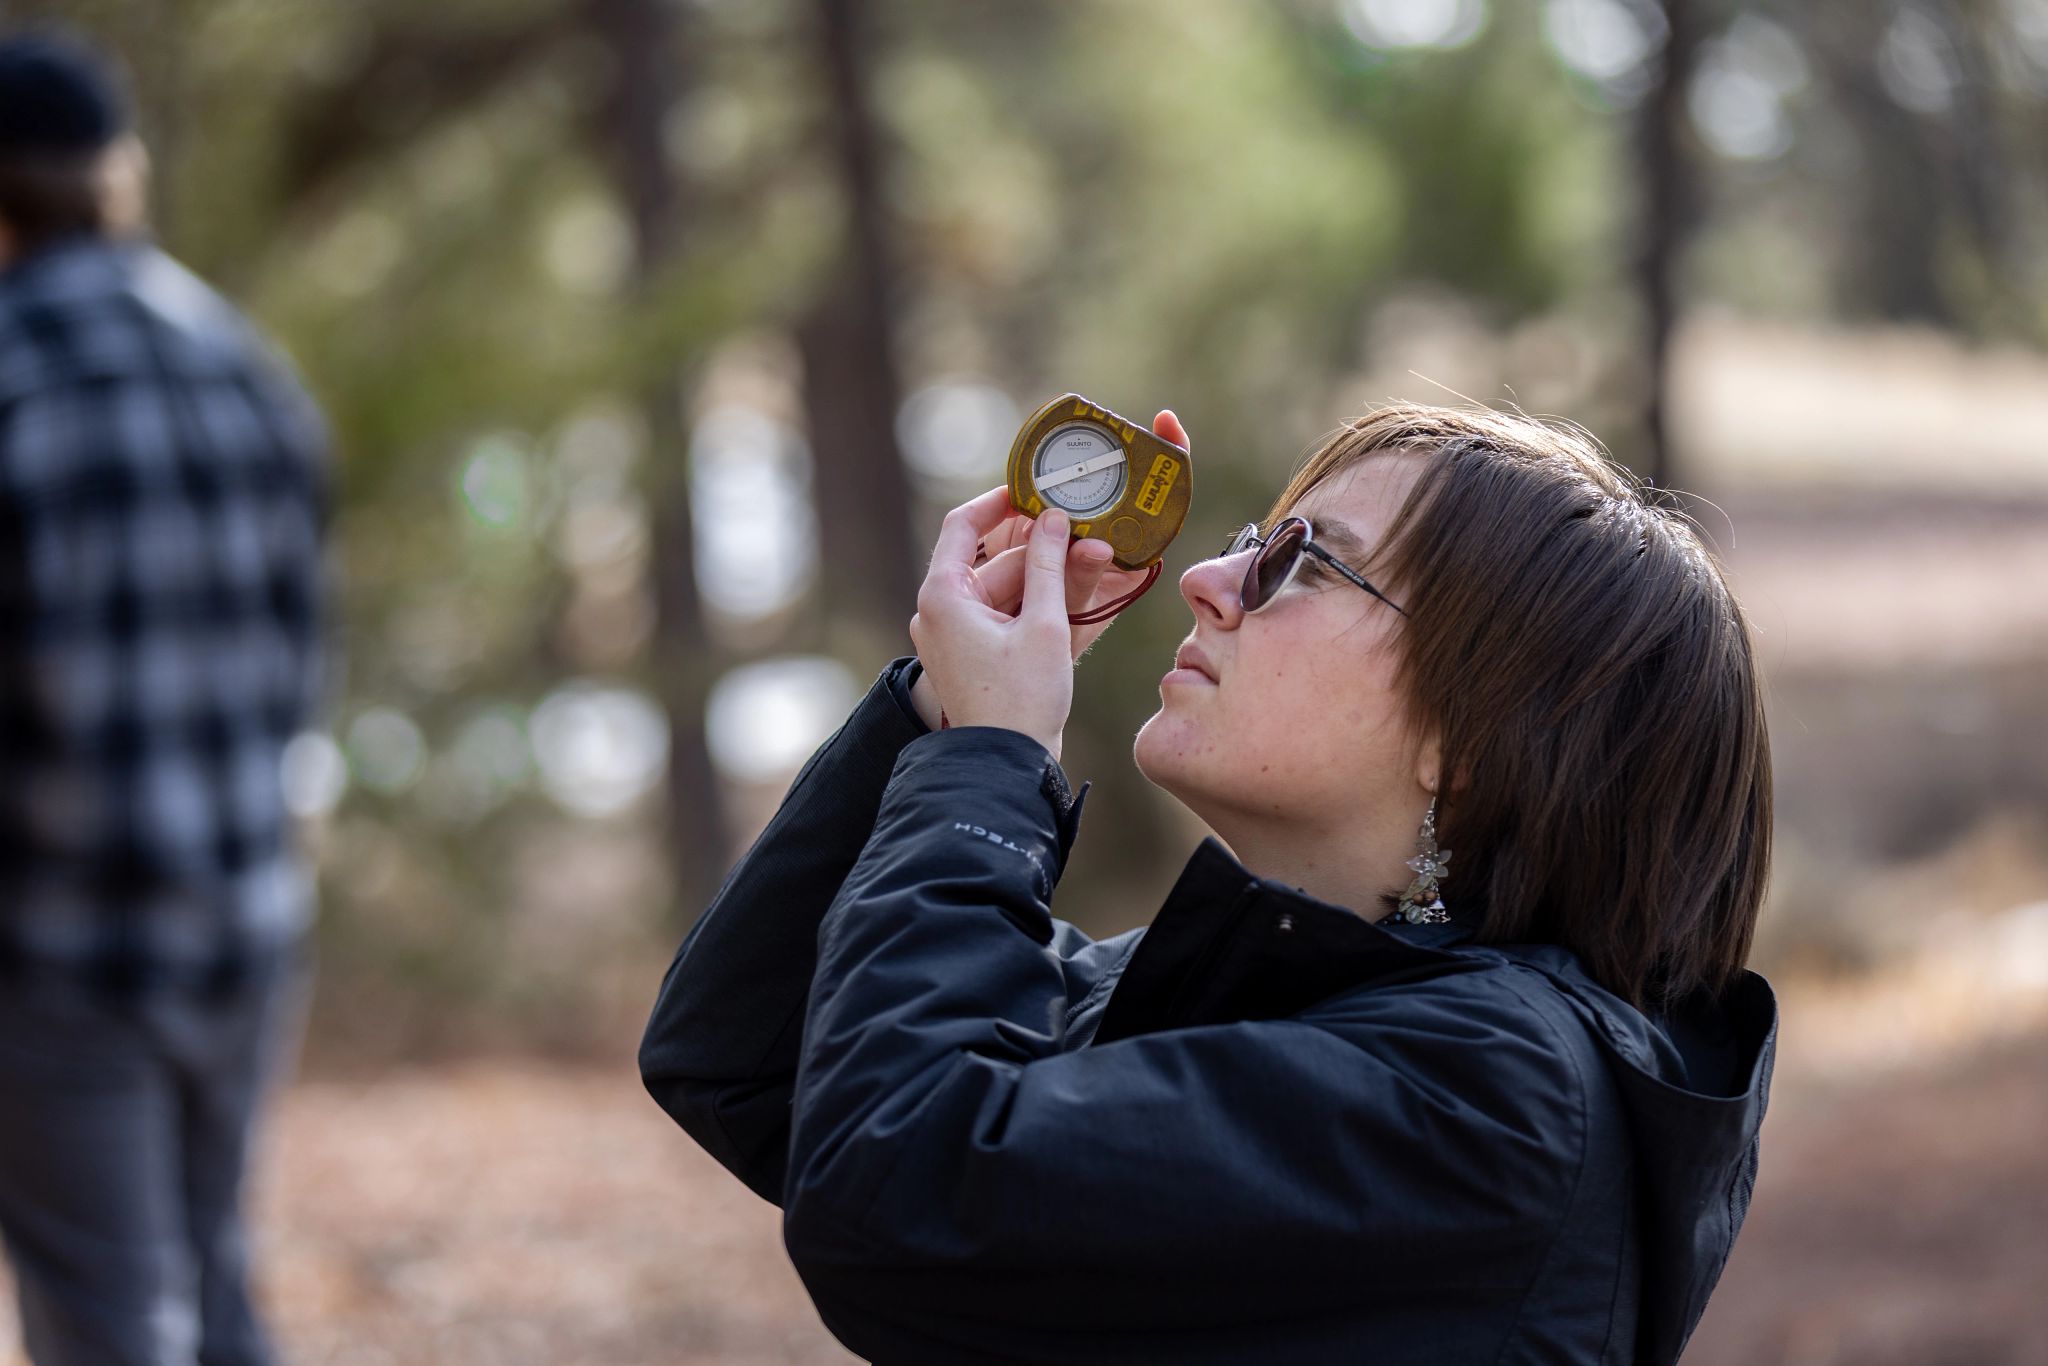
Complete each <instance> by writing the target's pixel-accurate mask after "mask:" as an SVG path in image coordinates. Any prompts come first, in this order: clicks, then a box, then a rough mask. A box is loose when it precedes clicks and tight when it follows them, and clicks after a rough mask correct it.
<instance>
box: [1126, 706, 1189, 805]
mask: <svg viewBox="0 0 2048 1366" xmlns="http://www.w3.org/2000/svg"><path fill="white" fill-rule="evenodd" d="M1188 732H1189V727H1188V725H1187V722H1186V720H1185V719H1184V718H1182V717H1174V716H1168V715H1167V714H1166V708H1165V707H1163V706H1162V707H1161V708H1160V709H1159V710H1158V711H1156V712H1153V713H1152V715H1151V717H1150V718H1149V719H1148V720H1147V721H1146V722H1145V724H1144V725H1142V726H1140V727H1138V735H1137V738H1136V739H1135V740H1133V741H1132V742H1131V760H1132V762H1133V763H1135V764H1136V765H1137V766H1138V772H1140V773H1142V774H1144V775H1145V780H1146V781H1147V782H1149V783H1151V784H1152V785H1153V786H1154V787H1157V788H1161V789H1164V790H1165V791H1167V792H1172V791H1173V790H1174V787H1175V785H1176V780H1177V779H1179V778H1181V777H1182V776H1184V775H1183V770H1184V769H1185V768H1186V766H1187V760H1188V756H1189V755H1190V754H1192V753H1193V752H1194V750H1195V737H1194V736H1193V735H1191V734H1189V733H1188Z"/></svg>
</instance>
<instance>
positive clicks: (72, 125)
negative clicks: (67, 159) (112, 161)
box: [0, 30, 128, 156]
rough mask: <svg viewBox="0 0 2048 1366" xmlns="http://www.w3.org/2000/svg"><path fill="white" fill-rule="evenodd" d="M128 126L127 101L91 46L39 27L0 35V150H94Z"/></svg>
mask: <svg viewBox="0 0 2048 1366" xmlns="http://www.w3.org/2000/svg"><path fill="white" fill-rule="evenodd" d="M127 129H128V101H127V97H126V95H125V94H124V93H123V91H122V89H121V83H120V81H119V79H118V78H117V77H116V76H115V74H114V71H113V69H112V67H111V66H110V65H109V64H108V63H107V62H106V61H105V60H104V59H103V58H101V57H100V55H99V54H98V53H96V52H94V51H93V50H92V49H91V48H90V47H88V46H86V45H85V44H84V43H83V42H81V41H79V40H78V39H76V38H73V37H71V36H69V35H68V34H64V33H61V32H53V31H50V30H43V31H40V32H34V33H26V34H23V35H21V36H19V37H14V38H8V39H5V40H4V41H0V155H9V154H18V153H28V154H31V155H38V154H39V155H57V156H62V155H67V154H73V153H83V152H96V151H98V150H99V149H100V148H102V147H105V146H106V145H107V144H108V143H110V142H112V141H113V140H114V139H115V138H117V137H119V136H121V134H122V133H124V132H126V131H127Z"/></svg>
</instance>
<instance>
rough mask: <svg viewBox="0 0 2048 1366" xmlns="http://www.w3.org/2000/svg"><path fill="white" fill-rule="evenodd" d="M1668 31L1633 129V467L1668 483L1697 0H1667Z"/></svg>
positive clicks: (1690, 183)
mask: <svg viewBox="0 0 2048 1366" xmlns="http://www.w3.org/2000/svg"><path fill="white" fill-rule="evenodd" d="M1662 8H1663V11H1664V19H1665V22H1666V24H1667V25H1668V26H1669V34H1668V36H1667V37H1666V39H1665V43H1664V56H1663V62H1662V65H1661V67H1660V69H1659V71H1658V74H1657V82H1656V84H1655V85H1654V86H1652V87H1651V89H1650V93H1649V95H1648V97H1647V98H1645V99H1644V101H1643V105H1642V115H1641V120H1640V122H1639V123H1638V125H1637V129H1636V181H1637V185H1638V188H1639V191H1640V193H1641V196H1642V199H1641V228H1640V232H1641V254H1640V256H1639V258H1638V265H1637V277H1638V288H1639V289H1640V291H1641V293H1642V299H1643V323H1644V333H1645V335H1644V351H1645V359H1646V360H1647V362H1648V372H1649V373H1648V377H1647V384H1648V392H1647V393H1646V394H1645V395H1644V407H1643V455H1642V458H1641V459H1640V460H1639V461H1637V462H1636V473H1638V474H1640V475H1642V476H1643V477H1645V478H1647V479H1650V480H1652V481H1654V482H1655V484H1656V486H1657V487H1658V488H1660V489H1668V488H1670V487H1671V484H1672V482H1673V480H1674V479H1675V478H1676V476H1677V473H1678V471H1677V461H1676V459H1675V457H1674V455H1673V452H1672V449H1671V432H1670V426H1669V421H1668V415H1667V405H1668V401H1669V398H1670V393H1671V338H1672V333H1673V332H1674V331H1675V330H1676V329H1677V325H1678V308H1679V298H1678V292H1679V279H1678V275H1679V270H1680V268H1681V266H1682V265H1683V263H1684V256H1685V246H1686V242H1687V240H1688V239H1689V237H1690V235H1691V229H1692V228H1693V226H1694V219H1695V217H1696V215H1697V214H1698V212H1699V208H1700V204H1699V192H1698V185H1697V183H1696V181H1695V178H1694V176H1693V158H1692V138H1691V131H1690V129H1689V127H1688V125H1687V122H1686V119H1687V114H1686V92H1687V90H1688V89H1689V88H1690V87H1691V85H1692V77H1693V72H1694V70H1695V69H1696V68H1697V67H1698V65H1699V52H1700V40H1701V33H1700V26H1701V22H1702V21H1701V16H1700V10H1699V5H1698V4H1697V3H1696V0H1662Z"/></svg>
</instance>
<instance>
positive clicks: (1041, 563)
mask: <svg viewBox="0 0 2048 1366" xmlns="http://www.w3.org/2000/svg"><path fill="white" fill-rule="evenodd" d="M1018 615H1019V616H1023V617H1057V618H1058V619H1059V621H1060V623H1061V624H1062V625H1064V624H1065V623H1066V620H1067V514H1066V513H1065V512H1062V511H1061V510H1060V509H1059V508H1047V509H1046V510H1045V512H1044V514H1043V515H1041V516H1040V517H1039V519H1038V525H1037V526H1035V527H1034V528H1032V532H1031V544H1030V546H1029V547H1028V548H1027V549H1026V551H1025V564H1024V606H1023V610H1022V611H1020V612H1019V613H1018Z"/></svg>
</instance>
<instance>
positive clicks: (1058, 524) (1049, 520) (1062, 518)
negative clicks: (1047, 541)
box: [1044, 508, 1067, 535]
mask: <svg viewBox="0 0 2048 1366" xmlns="http://www.w3.org/2000/svg"><path fill="white" fill-rule="evenodd" d="M1044 520H1045V529H1046V530H1047V531H1050V532H1052V533H1053V534H1054V535H1060V534H1063V533H1064V532H1065V531H1066V529H1067V514H1066V513H1065V512H1064V511H1062V510H1061V509H1059V508H1047V509H1046V510H1045V519H1044Z"/></svg>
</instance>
